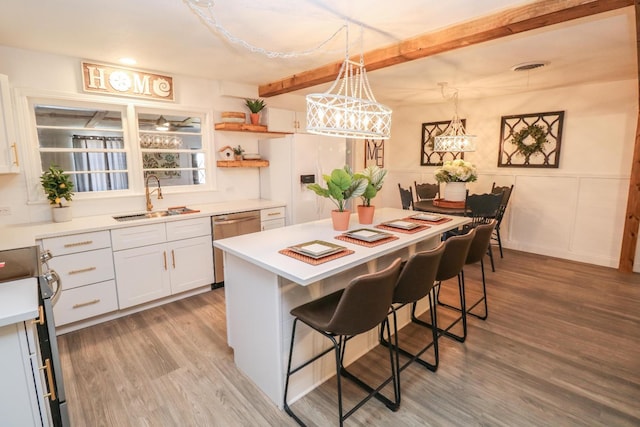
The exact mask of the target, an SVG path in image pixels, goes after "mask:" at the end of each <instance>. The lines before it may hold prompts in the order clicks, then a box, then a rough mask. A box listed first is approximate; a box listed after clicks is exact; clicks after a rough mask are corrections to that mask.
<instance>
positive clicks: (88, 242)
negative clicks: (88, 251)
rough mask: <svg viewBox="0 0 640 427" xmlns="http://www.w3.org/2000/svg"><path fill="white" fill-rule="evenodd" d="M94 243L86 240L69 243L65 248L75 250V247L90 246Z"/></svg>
mask: <svg viewBox="0 0 640 427" xmlns="http://www.w3.org/2000/svg"><path fill="white" fill-rule="evenodd" d="M92 243H93V240H85V241H83V242H75V243H67V244H65V245H64V247H65V248H73V247H74V246H84V245H90V244H92Z"/></svg>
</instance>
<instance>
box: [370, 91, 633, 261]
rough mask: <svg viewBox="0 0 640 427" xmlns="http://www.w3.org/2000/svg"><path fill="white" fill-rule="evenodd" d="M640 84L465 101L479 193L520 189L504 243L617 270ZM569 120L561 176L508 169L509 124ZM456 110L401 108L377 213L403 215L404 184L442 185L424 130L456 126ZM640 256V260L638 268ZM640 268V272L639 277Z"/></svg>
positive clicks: (475, 186) (462, 112) (395, 120)
mask: <svg viewBox="0 0 640 427" xmlns="http://www.w3.org/2000/svg"><path fill="white" fill-rule="evenodd" d="M637 93H638V88H637V83H636V81H635V80H629V81H620V82H612V83H602V84H592V85H585V86H575V87H569V88H560V89H554V90H547V91H541V92H535V93H524V94H520V95H515V96H504V97H497V98H491V99H482V100H464V93H461V95H460V96H461V101H460V103H459V114H460V117H462V118H466V119H467V130H468V132H469V133H472V134H476V135H478V150H477V151H475V152H472V153H467V154H465V159H466V160H469V161H471V162H473V163H474V164H476V166H477V167H478V170H479V179H478V181H477V182H475V183H472V184H470V185H469V189H470V191H471V192H472V193H482V192H486V191H489V190H490V189H491V184H492V182H494V181H495V182H496V183H497V184H498V185H510V184H514V185H515V187H514V194H513V196H512V199H511V202H510V207H509V209H508V210H507V216H506V218H505V219H504V221H503V225H502V229H501V231H502V233H501V234H502V236H503V244H504V246H506V247H509V248H514V249H520V250H524V251H528V252H534V253H540V254H547V255H551V256H556V257H561V258H566V259H571V260H577V261H583V262H588V263H593V264H599V265H604V266H611V267H617V265H618V260H619V256H620V245H621V242H622V229H623V225H624V213H625V209H626V202H627V191H628V186H629V176H630V171H631V157H632V154H633V146H634V140H635V128H636V119H637V116H638V104H637ZM559 110H564V111H565V117H564V129H563V135H562V148H561V157H560V167H559V168H558V169H529V168H502V167H501V168H498V167H497V162H498V146H499V139H500V122H501V117H502V116H506V115H513V114H526V113H538V112H546V111H559ZM452 115H453V106H452V104H450V103H441V104H437V105H424V106H417V107H416V106H414V107H400V108H396V109H394V112H393V128H392V137H391V139H390V140H389V141H387V142H386V145H385V168H387V169H389V177H388V179H387V181H386V184H385V187H384V188H383V191H382V195H381V196H380V197H381V199H379V200H376V204H377V205H385V206H396V207H400V196H399V194H398V188H397V187H398V185H397V184H398V183H401V184H402V185H403V187H407V186H409V185H413V181H414V180H416V181H418V182H420V181H424V182H435V179H434V177H433V172H434V170H435V167H425V166H420V157H419V156H420V138H421V123H423V122H431V121H439V120H450V119H451V116H452ZM637 258H638V257H636V260H637ZM637 267H638V263H636V271H637V270H638V268H637Z"/></svg>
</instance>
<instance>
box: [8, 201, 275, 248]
mask: <svg viewBox="0 0 640 427" xmlns="http://www.w3.org/2000/svg"><path fill="white" fill-rule="evenodd" d="M281 206H285V203H282V202H277V201H272V200H265V199H249V200H233V201H226V202H219V203H209V204H198V205H188V206H187V207H188V208H190V209H194V210H197V211H199V212H194V213H188V214H183V215H169V216H163V217H157V218H146V219H138V220H135V221H117V220H115V219H113V216H114V215H116V216H118V215H127V214H130V213H140V212H143V211H137V212H121V213H114V214H108V215H107V214H105V215H96V216H87V217H80V218H74V219H73V220H71V221H69V222H58V223H56V222H51V221H47V222H37V223H24V224H14V225H6V226H3V227H0V236H1V238H0V250H5V249H14V248H22V247H27V246H33V245H34V244H35V241H36V240H37V239H43V238H48V237H57V236H65V235H69V234H77V233H86V232H92V231H102V230H111V229H114V228H124V227H135V226H138V225H146V224H152V223H157V222H169V221H180V220H184V219H189V218H198V217H204V216H212V215H222V214H227V213H233V212H244V211H251V210H260V209H270V208H275V207H281Z"/></svg>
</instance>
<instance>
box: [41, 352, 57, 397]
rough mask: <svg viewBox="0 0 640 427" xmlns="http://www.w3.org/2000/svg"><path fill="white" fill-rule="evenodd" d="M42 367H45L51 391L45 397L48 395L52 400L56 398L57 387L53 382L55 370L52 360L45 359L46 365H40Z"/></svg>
mask: <svg viewBox="0 0 640 427" xmlns="http://www.w3.org/2000/svg"><path fill="white" fill-rule="evenodd" d="M40 369H44V370H45V372H46V373H47V382H48V383H49V393H47V394H45V395H44V397H48V398H50V399H51V400H56V399H57V397H56V389H55V387H54V384H53V371H52V370H51V360H49V359H46V360H45V361H44V366H40Z"/></svg>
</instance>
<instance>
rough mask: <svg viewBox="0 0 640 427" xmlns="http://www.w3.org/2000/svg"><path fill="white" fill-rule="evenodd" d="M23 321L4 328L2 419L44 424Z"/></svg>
mask: <svg viewBox="0 0 640 427" xmlns="http://www.w3.org/2000/svg"><path fill="white" fill-rule="evenodd" d="M25 332H26V331H25V324H24V323H23V322H20V323H14V324H12V325H7V326H3V327H1V328H0V378H2V386H1V387H0V414H2V415H0V421H1V422H2V425H5V426H41V425H42V421H41V418H40V411H39V409H38V397H37V387H36V380H35V378H38V379H39V378H40V376H39V373H38V372H37V368H36V371H35V376H34V371H33V370H32V366H31V365H32V362H31V359H32V358H33V356H34V355H31V354H30V352H29V349H28V345H27V337H26V333H25Z"/></svg>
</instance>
